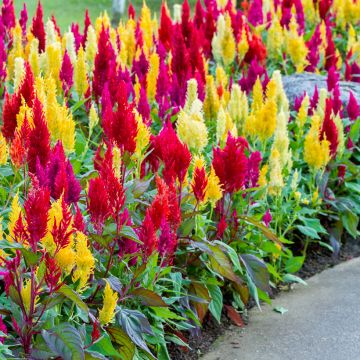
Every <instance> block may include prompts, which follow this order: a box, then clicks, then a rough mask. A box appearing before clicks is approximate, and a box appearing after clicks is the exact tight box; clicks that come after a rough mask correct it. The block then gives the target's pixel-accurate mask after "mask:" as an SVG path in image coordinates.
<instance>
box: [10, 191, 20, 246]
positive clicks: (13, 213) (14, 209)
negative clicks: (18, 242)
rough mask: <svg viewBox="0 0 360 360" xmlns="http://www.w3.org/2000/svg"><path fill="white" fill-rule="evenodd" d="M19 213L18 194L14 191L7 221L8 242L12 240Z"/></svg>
mask: <svg viewBox="0 0 360 360" xmlns="http://www.w3.org/2000/svg"><path fill="white" fill-rule="evenodd" d="M20 215H21V206H20V203H19V194H18V193H16V195H15V196H14V198H13V200H12V202H11V210H10V214H9V223H8V231H9V235H8V236H7V240H8V241H10V242H12V241H14V229H15V225H16V222H17V221H18V219H19V216H20Z"/></svg>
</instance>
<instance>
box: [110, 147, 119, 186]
mask: <svg viewBox="0 0 360 360" xmlns="http://www.w3.org/2000/svg"><path fill="white" fill-rule="evenodd" d="M112 153H113V158H112V166H113V169H114V173H115V176H116V177H117V178H118V179H121V150H120V149H119V148H118V147H117V146H114V148H113V150H112Z"/></svg>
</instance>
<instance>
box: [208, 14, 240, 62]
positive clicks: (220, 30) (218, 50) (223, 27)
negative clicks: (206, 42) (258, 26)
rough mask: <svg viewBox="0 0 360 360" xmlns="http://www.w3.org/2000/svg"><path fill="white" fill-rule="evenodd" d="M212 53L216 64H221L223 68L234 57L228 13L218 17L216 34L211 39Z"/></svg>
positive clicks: (234, 47)
mask: <svg viewBox="0 0 360 360" xmlns="http://www.w3.org/2000/svg"><path fill="white" fill-rule="evenodd" d="M211 44H212V51H213V55H214V58H215V60H216V61H217V62H222V63H223V64H224V65H225V66H228V65H230V64H231V63H232V62H233V61H234V59H235V55H236V44H235V38H234V34H233V30H232V27H231V18H230V16H229V14H228V13H226V14H225V16H224V15H223V14H221V15H220V16H219V17H218V20H217V25H216V33H215V35H214V37H213V39H212V42H211Z"/></svg>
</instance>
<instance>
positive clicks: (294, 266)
mask: <svg viewBox="0 0 360 360" xmlns="http://www.w3.org/2000/svg"><path fill="white" fill-rule="evenodd" d="M304 260H305V257H304V256H294V257H292V258H290V259H288V260H287V261H286V263H285V271H286V272H288V273H296V272H297V271H299V270H300V269H301V267H302V266H303V263H304Z"/></svg>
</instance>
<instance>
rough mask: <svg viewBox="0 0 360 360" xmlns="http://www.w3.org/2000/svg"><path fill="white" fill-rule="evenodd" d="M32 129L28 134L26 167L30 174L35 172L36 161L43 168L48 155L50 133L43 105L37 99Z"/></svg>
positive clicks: (34, 106) (35, 100)
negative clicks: (27, 166)
mask: <svg viewBox="0 0 360 360" xmlns="http://www.w3.org/2000/svg"><path fill="white" fill-rule="evenodd" d="M33 114H34V116H33V121H34V127H33V128H32V129H31V132H30V134H29V150H28V165H29V171H30V172H31V173H33V174H34V173H35V172H36V163H37V160H38V161H39V162H40V164H41V165H42V166H45V165H46V164H47V162H48V160H49V155H50V133H49V129H48V127H47V125H46V120H45V115H44V112H43V105H42V103H41V102H40V100H39V99H38V98H35V99H34V105H33Z"/></svg>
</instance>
